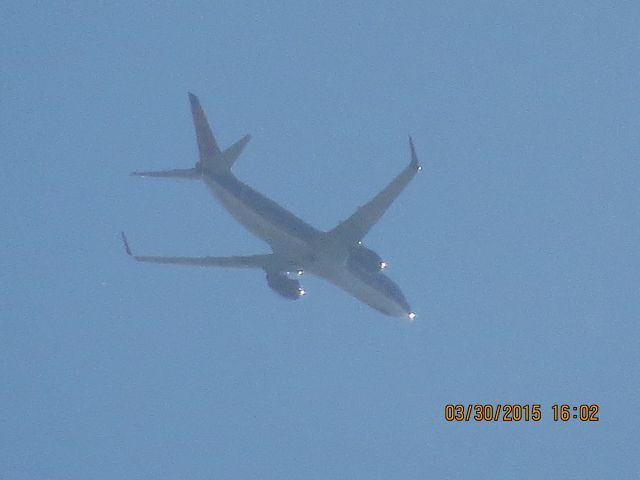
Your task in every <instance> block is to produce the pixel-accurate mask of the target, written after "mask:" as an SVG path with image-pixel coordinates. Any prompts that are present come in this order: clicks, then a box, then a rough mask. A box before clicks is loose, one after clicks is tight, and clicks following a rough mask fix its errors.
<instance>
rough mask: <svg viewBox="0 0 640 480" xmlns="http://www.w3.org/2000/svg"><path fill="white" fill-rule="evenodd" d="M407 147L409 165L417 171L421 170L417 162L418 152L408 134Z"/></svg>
mask: <svg viewBox="0 0 640 480" xmlns="http://www.w3.org/2000/svg"><path fill="white" fill-rule="evenodd" d="M409 147H410V148H411V166H412V167H413V168H415V169H416V170H417V171H420V170H422V167H421V166H420V164H419V163H418V154H417V153H416V147H415V145H414V144H413V138H411V135H409Z"/></svg>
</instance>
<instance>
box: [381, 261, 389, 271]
mask: <svg viewBox="0 0 640 480" xmlns="http://www.w3.org/2000/svg"><path fill="white" fill-rule="evenodd" d="M385 268H387V262H380V270H384V269H385Z"/></svg>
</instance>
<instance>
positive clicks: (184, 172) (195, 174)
mask: <svg viewBox="0 0 640 480" xmlns="http://www.w3.org/2000/svg"><path fill="white" fill-rule="evenodd" d="M201 174H202V171H201V170H200V169H199V168H176V169H173V170H159V171H154V172H131V175H133V176H134V177H163V178H188V179H194V180H195V179H198V178H200V176H201Z"/></svg>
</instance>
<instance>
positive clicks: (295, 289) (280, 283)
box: [267, 273, 305, 300]
mask: <svg viewBox="0 0 640 480" xmlns="http://www.w3.org/2000/svg"><path fill="white" fill-rule="evenodd" d="M267 283H268V284H269V288H270V289H271V290H273V291H274V292H276V293H277V294H278V295H280V296H282V297H284V298H286V299H288V300H298V299H299V298H300V297H302V296H303V295H304V293H305V292H304V288H302V287H301V286H300V282H299V281H298V280H295V279H293V278H289V277H288V276H287V275H286V274H284V273H267Z"/></svg>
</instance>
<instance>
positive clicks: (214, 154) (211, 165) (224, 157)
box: [189, 93, 251, 173]
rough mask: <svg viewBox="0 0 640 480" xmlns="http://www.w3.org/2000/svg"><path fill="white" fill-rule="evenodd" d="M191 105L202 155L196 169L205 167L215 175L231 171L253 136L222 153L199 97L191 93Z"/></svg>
mask: <svg viewBox="0 0 640 480" xmlns="http://www.w3.org/2000/svg"><path fill="white" fill-rule="evenodd" d="M189 103H190V104H191V115H192V116H193V126H194V127H195V129H196V139H197V140H198V153H199V154H200V161H199V162H198V164H197V166H196V168H198V167H203V168H206V169H207V170H210V171H212V172H215V173H222V172H225V171H227V170H229V169H230V168H231V166H232V165H233V163H234V162H235V161H236V159H237V158H238V157H239V156H240V153H242V150H244V147H245V146H246V145H247V143H249V140H251V136H250V135H245V136H244V137H242V138H241V139H240V140H238V141H237V142H236V143H234V144H233V145H232V146H230V147H229V148H227V149H226V150H225V151H221V150H220V148H219V147H218V143H217V142H216V137H214V136H213V132H212V131H211V127H210V126H209V122H208V121H207V117H206V115H205V113H204V110H203V109H202V106H201V105H200V101H199V100H198V97H196V96H195V95H194V94H193V93H189Z"/></svg>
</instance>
